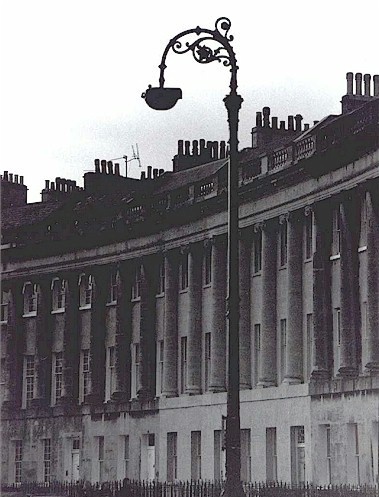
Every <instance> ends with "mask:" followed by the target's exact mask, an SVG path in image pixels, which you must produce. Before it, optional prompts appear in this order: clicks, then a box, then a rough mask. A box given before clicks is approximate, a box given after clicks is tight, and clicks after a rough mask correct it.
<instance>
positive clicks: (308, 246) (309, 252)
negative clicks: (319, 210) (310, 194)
mask: <svg viewBox="0 0 379 497" xmlns="http://www.w3.org/2000/svg"><path fill="white" fill-rule="evenodd" d="M313 250H314V249H313V212H312V211H311V212H309V214H308V215H307V216H305V259H311V258H312V256H313Z"/></svg>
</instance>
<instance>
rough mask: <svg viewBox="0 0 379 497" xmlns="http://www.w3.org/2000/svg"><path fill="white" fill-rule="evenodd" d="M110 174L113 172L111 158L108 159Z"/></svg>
mask: <svg viewBox="0 0 379 497" xmlns="http://www.w3.org/2000/svg"><path fill="white" fill-rule="evenodd" d="M108 174H113V162H112V161H111V160H109V161H108Z"/></svg>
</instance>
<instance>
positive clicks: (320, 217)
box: [311, 202, 333, 379]
mask: <svg viewBox="0 0 379 497" xmlns="http://www.w3.org/2000/svg"><path fill="white" fill-rule="evenodd" d="M313 212H314V223H315V235H316V236H315V250H314V254H313V352H314V354H313V364H312V373H311V377H312V378H314V379H318V378H320V379H323V378H327V377H328V376H329V372H330V371H332V370H333V359H332V358H333V322H332V309H331V274H330V261H329V257H330V249H331V243H332V209H331V206H330V203H329V202H320V203H318V204H315V205H314V207H313Z"/></svg>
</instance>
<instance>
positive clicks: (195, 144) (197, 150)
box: [192, 140, 199, 155]
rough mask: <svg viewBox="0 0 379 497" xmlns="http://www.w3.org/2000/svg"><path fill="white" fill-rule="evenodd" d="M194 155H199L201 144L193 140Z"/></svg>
mask: <svg viewBox="0 0 379 497" xmlns="http://www.w3.org/2000/svg"><path fill="white" fill-rule="evenodd" d="M192 155H199V142H198V140H193V142H192Z"/></svg>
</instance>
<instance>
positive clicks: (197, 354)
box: [187, 244, 202, 394]
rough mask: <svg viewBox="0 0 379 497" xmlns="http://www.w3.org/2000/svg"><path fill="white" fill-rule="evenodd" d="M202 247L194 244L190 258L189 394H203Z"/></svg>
mask: <svg viewBox="0 0 379 497" xmlns="http://www.w3.org/2000/svg"><path fill="white" fill-rule="evenodd" d="M201 249H202V247H201V245H200V244H193V245H191V247H190V251H189V254H188V255H189V257H188V301H189V316H188V320H189V323H188V338H187V344H188V345H187V347H188V352H187V354H188V355H187V368H188V369H187V392H188V393H189V394H199V393H200V392H201V338H202V337H201V331H202V326H201V320H202V312H201V306H202V250H201Z"/></svg>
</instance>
